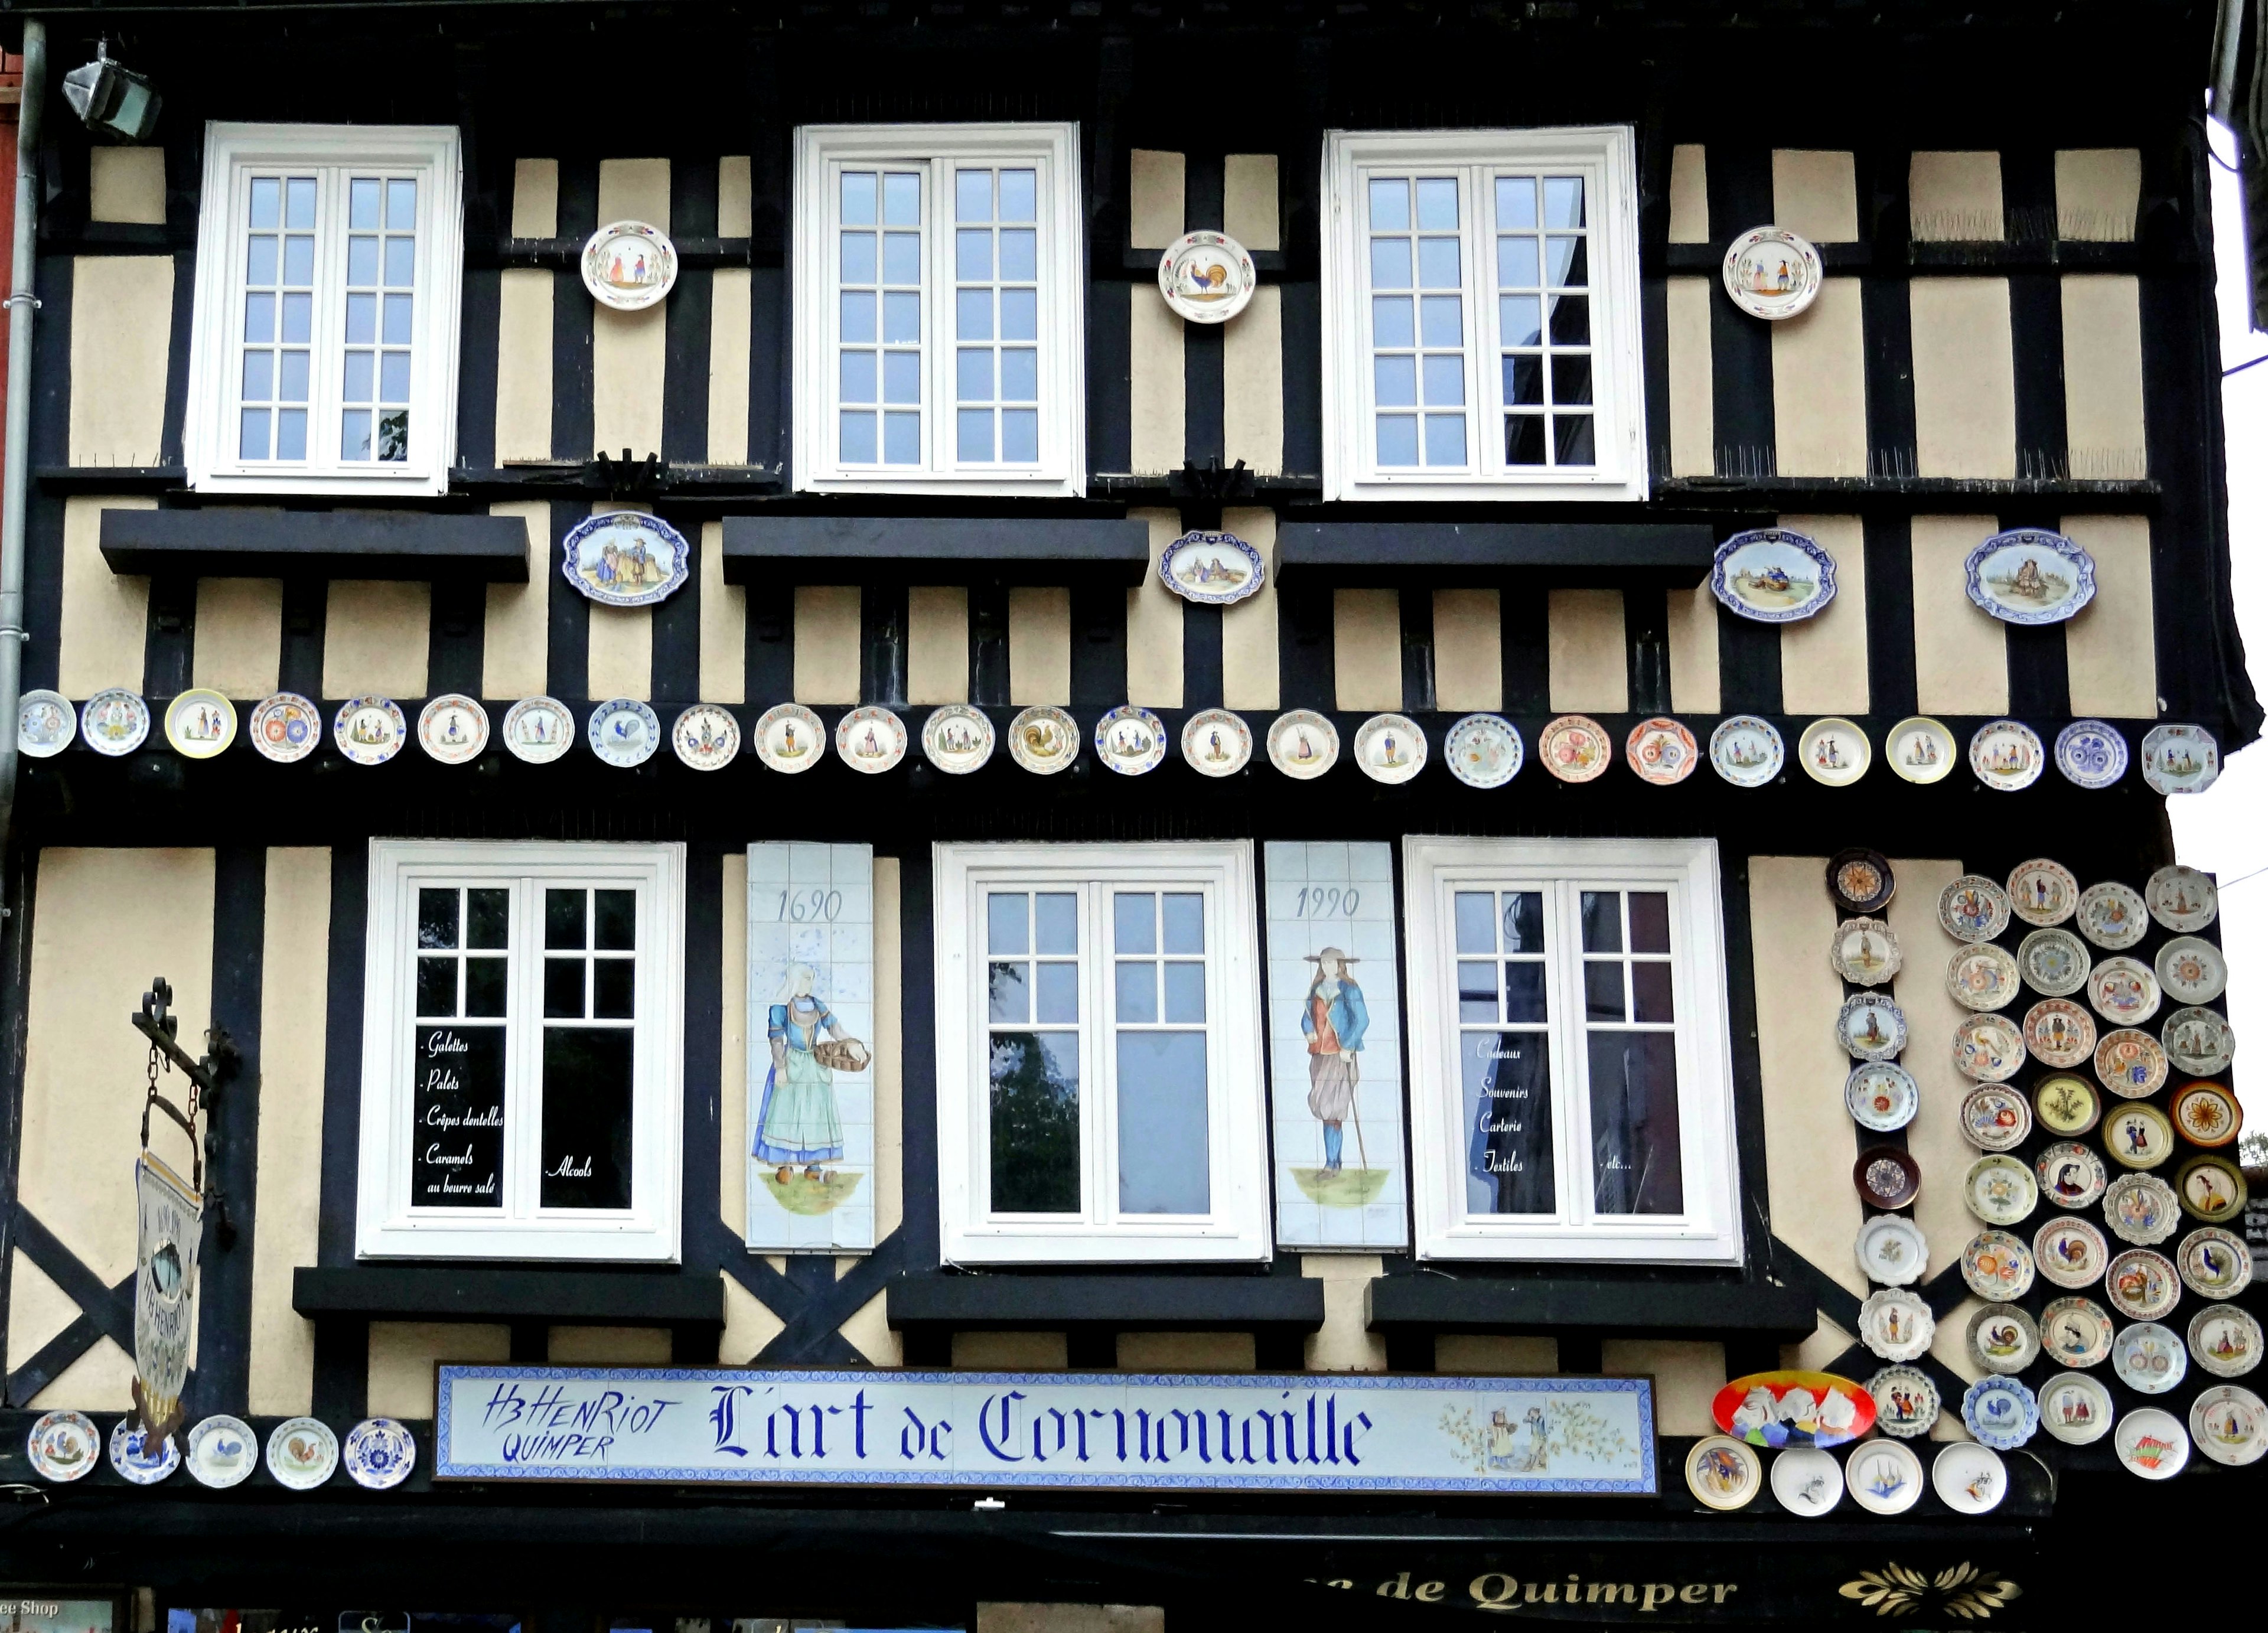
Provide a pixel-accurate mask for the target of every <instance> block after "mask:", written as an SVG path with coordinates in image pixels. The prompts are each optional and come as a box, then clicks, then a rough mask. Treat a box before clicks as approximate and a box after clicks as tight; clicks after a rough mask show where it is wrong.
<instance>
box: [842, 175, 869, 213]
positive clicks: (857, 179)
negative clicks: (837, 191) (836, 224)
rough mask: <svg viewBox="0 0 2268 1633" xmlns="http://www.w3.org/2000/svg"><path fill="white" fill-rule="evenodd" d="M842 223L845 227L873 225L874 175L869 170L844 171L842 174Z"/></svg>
mask: <svg viewBox="0 0 2268 1633" xmlns="http://www.w3.org/2000/svg"><path fill="white" fill-rule="evenodd" d="M841 185H842V189H843V224H844V225H846V226H853V227H871V226H873V224H874V173H873V171H871V170H846V171H844V172H843V178H842V184H841Z"/></svg>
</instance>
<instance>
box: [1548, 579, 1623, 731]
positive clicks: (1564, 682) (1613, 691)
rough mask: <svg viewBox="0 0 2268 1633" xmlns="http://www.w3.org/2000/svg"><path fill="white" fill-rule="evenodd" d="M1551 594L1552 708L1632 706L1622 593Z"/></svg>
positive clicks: (1605, 710) (1606, 710) (1616, 709)
mask: <svg viewBox="0 0 2268 1633" xmlns="http://www.w3.org/2000/svg"><path fill="white" fill-rule="evenodd" d="M1550 593H1551V602H1550V614H1549V615H1548V616H1549V628H1550V642H1551V707H1552V708H1553V709H1554V710H1564V709H1587V710H1595V711H1597V712H1599V713H1602V714H1610V715H1618V714H1620V713H1622V712H1623V711H1624V710H1626V709H1628V708H1629V707H1630V654H1629V651H1628V649H1627V647H1626V646H1625V644H1624V632H1623V592H1621V591H1620V590H1554V591H1552V592H1550Z"/></svg>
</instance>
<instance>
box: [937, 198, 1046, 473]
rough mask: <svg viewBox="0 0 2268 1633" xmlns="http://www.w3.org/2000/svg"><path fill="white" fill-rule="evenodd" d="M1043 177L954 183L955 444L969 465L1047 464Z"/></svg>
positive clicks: (958, 452) (959, 454)
mask: <svg viewBox="0 0 2268 1633" xmlns="http://www.w3.org/2000/svg"><path fill="white" fill-rule="evenodd" d="M1039 192H1040V175H1039V172H1037V171H1036V170H1020V169H1018V170H1010V169H1002V170H986V169H979V168H976V167H974V166H962V167H961V168H960V169H958V170H956V171H954V177H953V204H954V209H953V222H954V227H953V322H954V330H953V339H954V369H953V375H954V393H953V395H954V405H955V407H954V439H955V442H956V447H955V450H954V452H955V453H956V454H957V456H958V457H959V458H960V459H961V461H962V462H963V463H965V464H973V465H981V464H984V463H986V462H988V461H990V460H999V462H1000V463H1001V464H1003V465H1034V464H1037V463H1038V461H1039V457H1040V409H1039V401H1040V353H1039V338H1040V229H1039V219H1040V199H1039Z"/></svg>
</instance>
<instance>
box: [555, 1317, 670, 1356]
mask: <svg viewBox="0 0 2268 1633" xmlns="http://www.w3.org/2000/svg"><path fill="white" fill-rule="evenodd" d="M549 1357H550V1359H551V1362H552V1364H553V1365H583V1366H666V1365H668V1364H669V1328H666V1327H555V1328H552V1329H551V1333H550V1341H549Z"/></svg>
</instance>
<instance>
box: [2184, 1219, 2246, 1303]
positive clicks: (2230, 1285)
mask: <svg viewBox="0 0 2268 1633" xmlns="http://www.w3.org/2000/svg"><path fill="white" fill-rule="evenodd" d="M2174 1266H2175V1268H2176V1269H2178V1270H2180V1271H2181V1273H2182V1280H2183V1283H2185V1284H2187V1285H2188V1287H2189V1290H2190V1291H2191V1292H2193V1293H2195V1294H2196V1295H2197V1296H2198V1298H2235V1297H2236V1295H2237V1294H2239V1293H2241V1292H2242V1291H2244V1290H2245V1289H2246V1288H2248V1287H2250V1285H2252V1249H2251V1248H2250V1247H2247V1246H2246V1245H2245V1240H2244V1239H2243V1238H2242V1236H2239V1235H2238V1234H2237V1233H2236V1232H2234V1231H2224V1230H2222V1229H2221V1228H2220V1226H2219V1225H2202V1226H2200V1227H2199V1228H2198V1229H2197V1230H2194V1231H2191V1232H2190V1233H2189V1234H2188V1235H2187V1236H2184V1237H2183V1238H2182V1245H2181V1246H2180V1247H2177V1248H2176V1249H2175V1250H2174Z"/></svg>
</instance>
